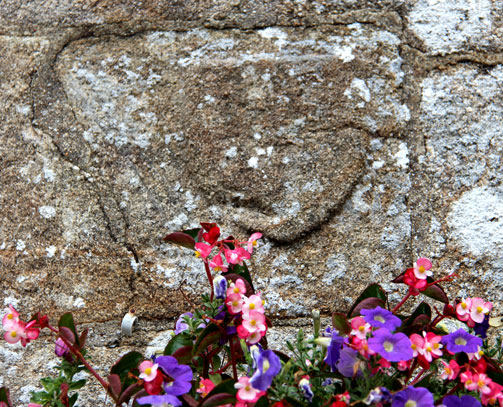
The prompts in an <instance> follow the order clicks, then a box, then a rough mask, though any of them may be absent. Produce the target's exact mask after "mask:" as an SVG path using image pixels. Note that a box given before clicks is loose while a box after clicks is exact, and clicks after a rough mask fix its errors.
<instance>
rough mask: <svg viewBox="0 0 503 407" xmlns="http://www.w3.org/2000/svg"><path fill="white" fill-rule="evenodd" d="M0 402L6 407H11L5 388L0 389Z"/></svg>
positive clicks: (7, 391)
mask: <svg viewBox="0 0 503 407" xmlns="http://www.w3.org/2000/svg"><path fill="white" fill-rule="evenodd" d="M0 402H3V403H5V404H6V405H7V407H12V402H11V401H10V397H9V390H8V389H7V387H0Z"/></svg>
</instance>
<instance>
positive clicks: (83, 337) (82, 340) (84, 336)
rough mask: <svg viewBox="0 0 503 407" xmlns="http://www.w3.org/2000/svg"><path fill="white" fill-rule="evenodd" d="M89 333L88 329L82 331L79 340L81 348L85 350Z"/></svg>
mask: <svg viewBox="0 0 503 407" xmlns="http://www.w3.org/2000/svg"><path fill="white" fill-rule="evenodd" d="M88 333H89V328H86V329H84V330H83V331H82V333H81V334H80V338H79V341H80V347H81V348H83V347H84V345H85V344H86V340H87V334H88Z"/></svg>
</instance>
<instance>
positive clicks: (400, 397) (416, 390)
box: [391, 386, 434, 407]
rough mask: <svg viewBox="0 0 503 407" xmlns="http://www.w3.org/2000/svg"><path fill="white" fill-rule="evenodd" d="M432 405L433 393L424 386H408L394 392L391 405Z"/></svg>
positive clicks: (430, 406)
mask: <svg viewBox="0 0 503 407" xmlns="http://www.w3.org/2000/svg"><path fill="white" fill-rule="evenodd" d="M412 406H413V407H434V405H433V394H431V393H430V391H429V390H428V389H426V388H424V387H412V386H409V387H407V388H406V389H404V390H402V391H399V392H398V393H395V395H394V396H393V401H392V402H391V407H412Z"/></svg>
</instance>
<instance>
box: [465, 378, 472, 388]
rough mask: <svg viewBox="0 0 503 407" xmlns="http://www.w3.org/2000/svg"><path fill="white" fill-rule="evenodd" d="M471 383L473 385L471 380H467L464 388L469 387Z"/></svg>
mask: <svg viewBox="0 0 503 407" xmlns="http://www.w3.org/2000/svg"><path fill="white" fill-rule="evenodd" d="M472 383H473V381H472V380H470V379H468V380H467V381H466V384H465V387H466V386H467V385H468V386H469V385H470V384H472Z"/></svg>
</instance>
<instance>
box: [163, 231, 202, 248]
mask: <svg viewBox="0 0 503 407" xmlns="http://www.w3.org/2000/svg"><path fill="white" fill-rule="evenodd" d="M162 240H164V241H165V242H166V243H173V244H177V245H179V246H183V247H186V248H188V249H192V250H193V249H194V246H195V244H196V241H195V240H194V238H193V237H192V236H190V235H188V234H186V233H183V232H173V233H170V234H169V235H166V236H164V237H163V239H162Z"/></svg>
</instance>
